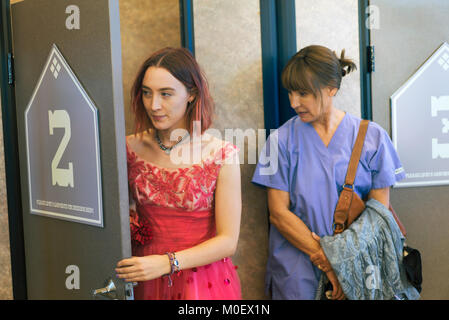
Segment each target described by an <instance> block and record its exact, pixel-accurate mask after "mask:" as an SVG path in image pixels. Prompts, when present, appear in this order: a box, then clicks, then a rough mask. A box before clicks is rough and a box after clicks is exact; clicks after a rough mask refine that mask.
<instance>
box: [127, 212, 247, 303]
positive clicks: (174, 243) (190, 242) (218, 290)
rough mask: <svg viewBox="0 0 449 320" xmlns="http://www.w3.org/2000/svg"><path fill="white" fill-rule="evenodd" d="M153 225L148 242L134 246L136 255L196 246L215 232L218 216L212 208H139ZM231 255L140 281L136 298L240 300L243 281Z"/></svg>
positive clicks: (135, 291) (142, 214)
mask: <svg viewBox="0 0 449 320" xmlns="http://www.w3.org/2000/svg"><path fill="white" fill-rule="evenodd" d="M138 209H139V213H140V215H141V216H144V218H145V219H147V221H148V225H149V226H151V240H150V241H149V244H147V245H134V246H133V255H135V256H147V255H151V254H165V253H166V252H176V251H180V250H184V249H187V248H190V247H193V246H195V245H197V244H199V243H201V242H203V241H206V240H207V239H210V238H211V237H213V236H214V234H215V228H214V227H213V226H214V215H213V212H211V211H210V210H209V211H197V212H193V211H183V210H175V209H169V208H162V207H155V206H143V207H142V206H141V207H139V208H138ZM236 269H237V268H236V266H234V265H233V263H232V259H231V258H224V259H221V260H219V261H216V262H213V263H211V264H207V265H204V266H199V267H195V268H191V269H184V270H181V271H180V272H179V273H175V274H173V275H172V276H171V280H172V286H171V287H170V286H169V282H168V281H169V279H168V277H162V278H158V279H154V280H149V281H144V282H140V283H139V284H138V285H137V286H136V287H135V288H134V297H135V299H136V300H141V299H145V300H236V299H237V300H238V299H241V288H240V280H239V277H238V275H237V271H236Z"/></svg>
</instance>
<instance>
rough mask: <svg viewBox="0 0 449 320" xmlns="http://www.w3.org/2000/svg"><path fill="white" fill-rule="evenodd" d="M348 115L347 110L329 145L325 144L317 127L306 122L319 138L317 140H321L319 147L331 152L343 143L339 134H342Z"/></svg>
mask: <svg viewBox="0 0 449 320" xmlns="http://www.w3.org/2000/svg"><path fill="white" fill-rule="evenodd" d="M347 116H348V113H347V112H345V115H344V116H343V119H341V121H340V123H339V124H338V126H337V129H335V131H334V134H333V135H332V138H331V140H330V141H329V144H328V145H327V147H326V145H325V144H324V142H323V139H321V137H320V135H319V134H318V132H317V131H316V130H315V128H314V127H313V126H312V125H311V124H309V123H305V124H306V125H307V126H308V127H310V129H311V130H312V131H313V132H314V135H315V137H316V138H317V140H319V142H318V145H319V147H320V148H321V149H324V150H326V151H328V152H330V151H331V150H332V149H335V148H338V146H339V145H340V144H341V143H342V141H341V140H342V139H338V138H337V136H339V135H340V131H341V130H342V127H344V122H345V121H346V118H347Z"/></svg>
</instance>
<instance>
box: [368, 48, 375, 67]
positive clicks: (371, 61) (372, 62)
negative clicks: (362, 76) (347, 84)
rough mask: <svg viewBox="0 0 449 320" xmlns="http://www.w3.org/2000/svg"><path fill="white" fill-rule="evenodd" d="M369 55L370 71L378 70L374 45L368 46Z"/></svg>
mask: <svg viewBox="0 0 449 320" xmlns="http://www.w3.org/2000/svg"><path fill="white" fill-rule="evenodd" d="M367 55H368V72H370V73H371V72H374V71H375V70H376V62H375V60H374V46H368V47H367Z"/></svg>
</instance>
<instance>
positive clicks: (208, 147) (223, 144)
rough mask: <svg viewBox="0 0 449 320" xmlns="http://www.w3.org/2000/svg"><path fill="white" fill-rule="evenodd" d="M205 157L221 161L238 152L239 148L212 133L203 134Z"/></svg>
mask: <svg viewBox="0 0 449 320" xmlns="http://www.w3.org/2000/svg"><path fill="white" fill-rule="evenodd" d="M201 141H202V150H203V158H206V159H214V160H216V161H221V160H224V159H226V158H229V157H230V156H231V155H232V154H235V153H238V151H239V148H238V147H237V146H235V145H234V144H233V143H231V142H229V141H227V140H223V139H221V138H217V137H215V136H213V135H211V134H208V133H204V134H203V135H202V140H201Z"/></svg>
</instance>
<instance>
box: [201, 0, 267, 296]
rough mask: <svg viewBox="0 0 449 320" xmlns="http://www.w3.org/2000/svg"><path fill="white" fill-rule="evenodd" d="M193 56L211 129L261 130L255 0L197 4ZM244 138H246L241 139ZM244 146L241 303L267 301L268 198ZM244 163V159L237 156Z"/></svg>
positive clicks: (204, 0) (237, 259) (237, 256)
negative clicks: (210, 105)
mask: <svg viewBox="0 0 449 320" xmlns="http://www.w3.org/2000/svg"><path fill="white" fill-rule="evenodd" d="M193 11H194V24H195V25H194V28H195V52H196V58H197V60H198V62H199V63H200V65H201V66H202V68H203V69H204V71H205V73H206V75H207V77H208V81H209V85H210V88H211V93H212V96H213V97H214V100H215V105H216V119H215V122H214V125H213V127H214V128H216V129H218V130H220V131H221V134H222V135H223V138H225V135H224V130H225V129H238V128H240V129H242V130H243V131H245V130H248V129H249V131H251V132H255V134H256V135H257V129H263V128H264V115H263V114H264V113H263V91H262V52H261V36H260V12H259V0H245V1H241V0H195V1H194V3H193ZM245 140H246V139H245ZM234 143H235V144H237V141H236V140H235V141H234ZM259 152H260V150H256V148H255V147H254V146H251V147H250V148H249V149H248V143H245V146H244V148H243V149H242V148H241V150H240V153H241V157H242V153H243V155H244V162H243V163H242V165H241V177H242V180H241V181H242V201H243V207H242V222H241V230H240V238H239V244H238V248H237V252H236V254H235V255H234V257H233V262H234V264H236V265H237V266H238V269H237V271H238V273H239V276H240V280H241V284H242V294H243V299H266V298H267V297H265V295H264V277H265V269H266V258H267V253H268V215H267V207H266V194H265V191H264V190H263V189H260V188H258V187H255V186H253V185H252V184H251V178H252V175H253V173H254V169H255V164H254V163H252V164H250V163H249V162H250V160H251V157H249V155H251V154H253V155H254V154H256V153H257V154H258V153H259ZM241 159H242V158H241Z"/></svg>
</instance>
